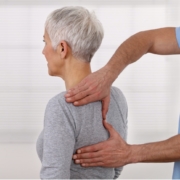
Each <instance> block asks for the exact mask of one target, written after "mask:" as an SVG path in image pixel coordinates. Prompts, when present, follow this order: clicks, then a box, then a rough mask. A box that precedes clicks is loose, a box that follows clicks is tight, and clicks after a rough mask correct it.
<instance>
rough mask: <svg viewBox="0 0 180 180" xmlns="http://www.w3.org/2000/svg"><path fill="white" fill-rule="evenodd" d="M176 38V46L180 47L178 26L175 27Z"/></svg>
mask: <svg viewBox="0 0 180 180" xmlns="http://www.w3.org/2000/svg"><path fill="white" fill-rule="evenodd" d="M176 39H177V42H178V46H179V47H180V27H177V28H176Z"/></svg>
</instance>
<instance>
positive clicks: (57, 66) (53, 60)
mask: <svg viewBox="0 0 180 180" xmlns="http://www.w3.org/2000/svg"><path fill="white" fill-rule="evenodd" d="M43 38H44V39H43V41H44V43H45V45H44V48H43V51H42V54H44V56H45V58H46V60H47V62H48V64H47V66H48V73H49V75H51V76H60V75H61V72H60V71H61V69H62V60H61V58H60V56H59V55H58V53H57V51H56V50H54V49H53V47H52V43H51V40H50V38H49V35H48V33H47V32H46V31H45V33H44V36H43Z"/></svg>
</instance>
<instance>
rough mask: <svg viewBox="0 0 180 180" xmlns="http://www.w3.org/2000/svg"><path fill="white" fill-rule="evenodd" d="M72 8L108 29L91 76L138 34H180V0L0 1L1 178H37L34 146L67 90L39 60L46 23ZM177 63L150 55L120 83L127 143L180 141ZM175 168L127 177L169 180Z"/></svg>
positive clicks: (142, 170)
mask: <svg viewBox="0 0 180 180" xmlns="http://www.w3.org/2000/svg"><path fill="white" fill-rule="evenodd" d="M66 5H81V6H84V7H86V8H88V9H89V10H94V11H95V13H96V15H97V16H98V18H99V19H100V21H101V22H102V24H103V27H104V31H105V37H104V40H103V43H102V46H101V47H100V49H99V51H98V52H97V53H96V54H95V56H94V58H93V60H92V69H93V71H95V70H97V69H99V68H100V67H102V66H103V65H105V64H106V62H107V61H108V60H109V58H110V57H111V56H112V54H113V53H114V51H115V50H116V49H117V47H118V46H119V44H120V43H122V42H123V41H124V40H125V39H126V38H128V37H129V36H131V35H132V34H134V33H136V32H138V31H142V30H146V29H153V28H160V27H166V26H179V20H180V15H179V9H178V7H179V1H178V0H154V1H153V0H146V1H145V0H144V1H140V0H132V1H129V0H126V1H125V0H124V1H115V0H111V1H107V0H105V1H102V0H96V1H88V0H74V1H70V0H66V1H62V0H59V1H56V0H52V1H50V0H49V1H48V0H47V1H40V0H39V1H35V0H33V1H30V0H27V1H20V0H19V1H18V0H14V1H12V0H11V1H2V0H0V24H1V28H0V142H1V143H2V144H1V145H0V159H1V161H0V178H38V173H39V168H40V162H39V159H38V157H37V155H36V152H35V142H36V139H37V137H38V135H39V133H40V131H41V130H42V128H43V116H44V110H45V106H46V104H47V102H48V100H49V99H50V98H51V97H52V96H54V95H55V94H58V93H59V92H61V91H64V90H65V87H64V84H63V81H62V80H61V79H59V78H57V77H50V76H48V71H47V66H46V61H45V59H44V57H43V55H42V54H41V51H42V48H43V42H42V36H43V31H44V29H43V28H44V21H45V19H46V17H47V15H48V14H49V13H50V12H51V11H52V10H54V9H57V8H60V7H62V6H66ZM179 58H180V57H179V56H177V55H176V56H175V55H174V56H158V55H152V54H148V55H145V56H143V57H142V58H141V60H139V61H138V62H136V63H134V64H132V65H130V66H129V67H128V68H126V69H125V70H124V71H123V73H122V74H121V75H120V76H119V78H118V79H117V80H116V81H115V82H114V84H113V85H115V86H117V87H119V88H120V89H121V90H122V91H123V93H124V94H125V96H126V98H127V102H128V107H129V115H128V116H129V117H128V119H129V129H128V143H133V144H136V143H144V142H151V141H159V140H163V139H166V138H168V137H170V136H173V135H175V134H176V132H177V123H178V116H179V109H180V94H179V90H180V83H179V82H180V71H179V69H180V61H179ZM3 143H4V144H3ZM8 143H9V144H8ZM27 143H29V144H27ZM22 152H24V154H22ZM5 154H6V156H5ZM2 159H3V160H2ZM10 162H11V163H10ZM172 165H173V164H172V163H168V164H138V165H137V164H136V165H128V166H127V167H126V168H124V171H123V174H122V176H121V177H122V178H171V174H172ZM22 169H23V172H22ZM162 169H163V171H162ZM21 172H22V173H21Z"/></svg>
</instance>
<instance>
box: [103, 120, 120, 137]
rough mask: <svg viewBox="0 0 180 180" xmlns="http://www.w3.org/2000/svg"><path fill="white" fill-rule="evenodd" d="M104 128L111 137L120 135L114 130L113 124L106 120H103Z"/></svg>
mask: <svg viewBox="0 0 180 180" xmlns="http://www.w3.org/2000/svg"><path fill="white" fill-rule="evenodd" d="M103 125H104V127H105V128H106V129H107V130H108V131H109V134H110V137H113V136H117V135H119V134H118V133H117V132H116V130H115V129H114V128H113V126H112V125H111V124H109V123H108V122H107V121H106V120H103Z"/></svg>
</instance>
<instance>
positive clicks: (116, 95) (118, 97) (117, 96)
mask: <svg viewBox="0 0 180 180" xmlns="http://www.w3.org/2000/svg"><path fill="white" fill-rule="evenodd" d="M111 99H114V100H115V101H116V102H118V103H120V104H124V105H126V106H127V101H126V98H125V96H124V94H123V92H122V91H121V90H120V89H119V88H118V87H115V86H111Z"/></svg>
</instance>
